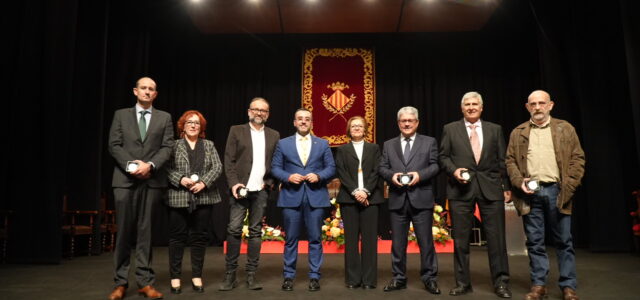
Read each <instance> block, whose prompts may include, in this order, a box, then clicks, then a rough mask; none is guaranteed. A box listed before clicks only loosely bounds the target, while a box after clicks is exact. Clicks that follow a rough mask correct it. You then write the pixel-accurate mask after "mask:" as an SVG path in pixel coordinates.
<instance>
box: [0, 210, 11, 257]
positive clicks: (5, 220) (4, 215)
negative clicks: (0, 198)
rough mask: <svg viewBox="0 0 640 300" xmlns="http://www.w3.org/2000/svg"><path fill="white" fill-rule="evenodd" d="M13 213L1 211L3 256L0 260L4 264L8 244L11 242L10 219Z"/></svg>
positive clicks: (0, 228) (0, 224) (0, 238)
mask: <svg viewBox="0 0 640 300" xmlns="http://www.w3.org/2000/svg"><path fill="white" fill-rule="evenodd" d="M12 213H13V212H12V211H10V210H0V241H2V246H0V247H2V249H0V251H2V254H1V255H2V256H1V257H0V260H2V263H4V262H5V260H6V258H7V243H8V242H9V223H10V222H9V217H10V216H11V214H12Z"/></svg>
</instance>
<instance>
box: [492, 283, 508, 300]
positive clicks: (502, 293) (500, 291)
mask: <svg viewBox="0 0 640 300" xmlns="http://www.w3.org/2000/svg"><path fill="white" fill-rule="evenodd" d="M495 292H496V295H498V297H500V298H511V291H510V290H509V288H508V287H507V286H506V285H499V286H498V287H496V290H495Z"/></svg>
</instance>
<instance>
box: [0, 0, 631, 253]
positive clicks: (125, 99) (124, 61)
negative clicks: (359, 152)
mask: <svg viewBox="0 0 640 300" xmlns="http://www.w3.org/2000/svg"><path fill="white" fill-rule="evenodd" d="M8 5H9V7H8V9H7V11H6V12H9V13H8V15H7V18H5V19H4V20H3V25H4V26H3V27H2V28H3V29H2V30H3V39H4V43H3V44H4V47H2V48H3V50H2V51H3V52H2V66H3V67H2V70H3V73H4V75H5V76H3V77H4V78H5V80H3V82H2V87H3V93H2V98H3V100H4V101H2V105H3V106H4V107H3V120H4V124H5V128H6V129H7V130H6V133H7V138H6V141H5V146H4V148H5V150H6V151H5V152H6V154H5V158H4V165H5V168H4V169H5V171H4V172H3V173H2V174H3V175H2V178H1V180H0V185H1V187H2V189H3V191H4V193H3V196H1V197H0V199H1V200H0V209H11V210H13V211H14V215H13V222H12V243H11V244H10V249H9V257H10V261H15V262H49V263H55V262H58V261H59V260H60V257H61V252H60V251H61V250H60V249H61V248H62V246H61V234H60V217H61V216H60V211H61V207H62V204H61V201H62V196H63V195H65V194H66V195H69V207H70V208H74V209H97V208H98V207H99V199H100V196H101V195H103V194H104V195H106V196H107V197H108V198H110V197H109V196H110V192H111V191H110V180H111V172H112V170H113V162H112V159H111V157H110V156H109V155H108V153H107V151H106V140H107V133H108V130H109V126H110V123H111V118H112V116H113V112H114V111H115V110H116V109H118V108H122V107H128V106H132V105H133V104H134V103H135V98H134V96H133V95H132V88H133V86H134V83H135V81H136V79H137V78H139V77H141V76H150V77H152V78H154V79H155V81H156V82H157V84H158V90H159V96H158V99H157V100H156V102H155V103H154V106H155V107H157V108H159V109H162V110H166V111H168V112H170V113H171V114H172V115H173V116H174V120H175V119H177V118H178V117H179V116H180V114H181V113H182V112H183V111H185V110H187V109H198V110H200V111H202V112H203V113H204V115H205V116H206V117H207V119H208V121H209V123H208V128H207V137H208V138H210V139H212V140H213V141H214V142H215V144H216V147H217V149H218V151H219V152H220V153H223V152H224V145H225V142H226V137H227V133H228V129H229V127H230V126H231V125H234V124H239V123H243V122H245V121H246V107H247V101H248V100H249V99H251V98H252V97H254V96H258V95H259V96H263V97H265V98H267V99H268V100H269V101H270V102H271V111H272V112H271V116H270V120H269V126H271V127H272V128H274V129H276V130H278V131H280V132H281V135H283V136H287V135H289V134H292V133H293V132H294V131H293V127H292V125H291V120H292V115H293V112H294V111H295V109H296V108H298V107H299V106H300V103H301V79H300V78H301V61H302V53H303V50H304V48H306V47H371V48H373V49H375V56H376V59H375V61H376V65H375V68H376V98H377V99H376V100H377V115H376V117H377V141H378V142H379V143H382V142H383V141H385V140H387V139H389V138H391V137H393V136H395V135H397V134H398V129H397V127H396V125H395V112H396V111H397V109H398V108H400V107H401V106H405V105H412V106H415V107H417V108H418V109H419V110H420V114H421V116H420V117H421V124H420V126H421V127H420V130H419V131H420V132H421V133H424V134H427V135H431V136H435V137H436V138H439V137H440V134H441V130H442V126H443V125H444V124H446V123H448V122H451V121H453V120H457V119H459V118H460V117H461V114H460V111H459V101H460V97H461V96H462V94H463V93H465V92H467V91H470V90H476V91H478V92H480V93H481V94H482V95H483V97H484V99H485V111H484V113H483V118H484V119H486V120H490V121H493V122H496V123H498V124H501V125H502V126H503V128H504V130H505V135H508V132H509V131H510V130H511V129H512V128H514V127H515V126H516V125H517V124H519V123H521V122H523V121H525V120H527V119H528V113H527V112H526V110H525V108H524V103H525V102H526V98H527V96H528V94H529V93H530V92H531V91H533V90H534V89H545V90H547V91H549V92H550V93H551V95H552V98H553V100H554V101H555V102H556V105H555V108H554V111H553V112H552V115H553V116H554V117H557V118H561V119H566V120H568V121H569V122H571V123H572V124H573V125H574V126H575V127H576V129H577V130H578V134H579V136H580V138H581V141H582V145H583V148H584V149H585V152H586V156H587V169H586V176H585V178H584V181H583V186H582V187H581V188H580V189H579V191H578V193H577V195H576V198H575V206H574V207H575V208H574V217H573V222H574V227H573V230H574V240H575V243H576V245H577V246H578V247H586V248H589V249H591V250H593V251H628V250H629V249H630V248H631V238H632V237H631V230H630V229H631V225H630V224H631V223H630V217H629V214H628V212H629V211H630V210H631V209H632V208H633V206H634V205H635V204H632V202H631V197H630V192H631V191H632V190H634V189H637V188H639V183H640V181H639V179H640V178H639V177H640V176H639V175H638V172H637V170H638V166H639V163H638V162H639V153H638V147H639V143H640V139H639V135H640V107H639V106H640V90H639V84H638V82H640V80H639V79H640V78H639V75H640V72H639V70H640V63H639V61H640V58H639V57H638V53H640V48H639V47H640V45H639V40H640V38H639V37H640V30H639V28H640V24H639V23H638V20H637V19H634V18H632V17H631V12H632V11H639V9H638V4H637V1H632V0H619V1H609V2H602V1H533V0H532V1H524V0H505V1H503V2H502V4H501V6H500V7H499V8H498V9H497V11H496V12H495V13H494V15H493V17H492V18H491V20H490V21H489V22H488V23H487V24H486V25H485V27H484V28H483V29H482V30H480V31H477V32H454V33H413V34H408V33H403V34H399V33H398V34H331V35H329V34H327V35H323V34H317V35H293V34H287V35H284V34H282V35H251V34H246V35H204V34H202V33H200V32H199V31H198V30H197V29H196V28H194V26H193V25H192V23H191V21H190V19H189V18H188V16H187V14H186V12H185V8H184V6H183V1H176V0H161V1H159V0H156V1H150V0H147V1H114V0H111V1H110V0H97V1H80V0H76V1H61V0H57V1H44V3H43V2H41V1H21V2H16V3H11V4H8ZM442 176H443V175H441V178H439V179H438V180H439V181H440V182H442V180H444V178H443V177H442ZM220 188H221V189H222V190H224V189H225V188H226V187H225V186H224V183H223V181H221V183H220ZM443 192H444V190H443V189H440V190H439V191H438V194H439V200H440V201H442V200H443V198H444V197H443ZM225 209H226V203H223V204H222V205H220V206H218V207H217V209H216V213H215V218H214V224H215V225H214V228H215V229H214V231H215V233H216V237H218V238H220V237H221V236H222V235H223V231H224V225H225V224H226V220H227V218H228V217H227V216H226V214H227V212H226V210H225ZM269 214H270V216H271V217H273V219H274V220H277V210H276V209H271V210H270V212H269ZM158 220H159V223H160V225H158V226H157V227H156V229H155V238H156V243H158V244H162V242H163V240H166V235H164V232H166V224H165V223H163V222H162V221H163V217H162V216H159V217H158ZM274 222H276V223H277V221H274ZM270 223H272V222H270Z"/></svg>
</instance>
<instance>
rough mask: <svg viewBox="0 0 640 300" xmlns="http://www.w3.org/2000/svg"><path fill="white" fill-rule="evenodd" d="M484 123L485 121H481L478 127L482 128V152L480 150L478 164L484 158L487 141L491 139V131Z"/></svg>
mask: <svg viewBox="0 0 640 300" xmlns="http://www.w3.org/2000/svg"><path fill="white" fill-rule="evenodd" d="M486 125H487V123H485V122H482V126H481V127H480V128H482V152H480V162H479V163H478V164H480V163H481V162H482V161H483V160H484V158H485V156H486V154H487V151H486V150H487V147H488V145H489V143H488V141H490V140H491V136H490V135H491V131H489V128H487V126H486Z"/></svg>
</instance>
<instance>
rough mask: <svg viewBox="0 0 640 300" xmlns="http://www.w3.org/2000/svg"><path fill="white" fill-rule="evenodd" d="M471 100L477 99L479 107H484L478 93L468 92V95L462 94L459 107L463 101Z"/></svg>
mask: <svg viewBox="0 0 640 300" xmlns="http://www.w3.org/2000/svg"><path fill="white" fill-rule="evenodd" d="M471 98H476V99H478V101H480V105H483V106H484V102H482V95H480V93H478V92H468V93H466V94H464V95H463V96H462V100H460V105H463V104H464V100H467V99H471Z"/></svg>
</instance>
